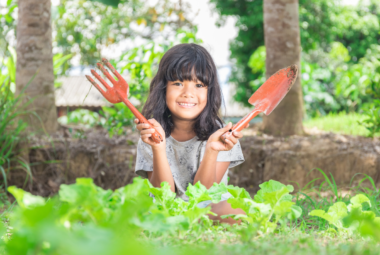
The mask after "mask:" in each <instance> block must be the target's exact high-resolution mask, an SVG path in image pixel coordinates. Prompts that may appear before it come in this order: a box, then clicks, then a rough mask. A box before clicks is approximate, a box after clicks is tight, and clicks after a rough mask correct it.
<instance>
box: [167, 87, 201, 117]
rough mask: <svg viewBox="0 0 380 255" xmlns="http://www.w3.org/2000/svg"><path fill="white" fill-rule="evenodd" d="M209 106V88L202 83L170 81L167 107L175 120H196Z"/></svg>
mask: <svg viewBox="0 0 380 255" xmlns="http://www.w3.org/2000/svg"><path fill="white" fill-rule="evenodd" d="M206 104H207V86H205V85H204V84H203V83H202V82H200V81H196V82H195V81H183V82H181V81H169V82H168V85H167V87H166V105H167V106H168V108H169V110H170V112H171V114H172V117H173V118H174V119H173V120H175V119H177V120H195V119H196V118H197V117H198V116H199V114H201V112H202V111H203V109H204V108H205V107H206Z"/></svg>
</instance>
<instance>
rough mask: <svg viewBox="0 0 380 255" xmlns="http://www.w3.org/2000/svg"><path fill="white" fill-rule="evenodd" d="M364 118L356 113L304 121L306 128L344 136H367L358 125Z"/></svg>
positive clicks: (363, 128) (364, 129)
mask: <svg viewBox="0 0 380 255" xmlns="http://www.w3.org/2000/svg"><path fill="white" fill-rule="evenodd" d="M364 118H365V117H364V116H362V115H360V114H358V113H350V114H346V113H345V112H341V113H338V114H329V115H327V116H323V117H318V118H313V119H308V120H305V121H304V123H303V124H304V126H305V127H306V128H309V129H311V128H315V127H316V128H317V129H319V130H322V131H326V132H333V133H338V134H344V135H358V136H368V134H369V132H368V130H367V129H366V128H365V127H363V126H362V125H360V124H359V122H360V121H363V119H364Z"/></svg>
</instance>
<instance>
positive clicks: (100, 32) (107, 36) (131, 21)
mask: <svg viewBox="0 0 380 255" xmlns="http://www.w3.org/2000/svg"><path fill="white" fill-rule="evenodd" d="M108 2H109V1H108ZM187 7H188V6H187V5H185V4H184V5H183V6H179V5H176V4H173V3H171V2H170V1H169V0H162V1H158V2H157V4H156V5H155V6H149V4H147V2H146V1H142V0H128V1H126V0H122V1H120V3H119V4H118V7H117V8H114V7H112V6H107V5H104V4H103V3H100V2H96V1H83V0H82V1H78V0H61V1H60V4H59V5H58V6H56V7H55V8H53V13H52V17H53V26H54V47H56V49H57V50H58V51H59V52H61V53H63V54H65V55H67V54H74V56H75V55H76V56H80V64H81V65H85V66H88V65H92V66H94V65H95V63H96V62H97V61H98V60H99V58H100V57H101V55H100V53H101V50H102V49H104V48H106V47H108V46H110V45H113V44H115V45H116V44H119V45H125V44H127V43H128V42H129V43H131V40H127V39H134V38H136V37H140V38H144V39H146V40H152V39H155V38H168V37H170V36H171V35H173V34H175V33H176V31H177V30H178V29H180V28H182V27H183V28H185V29H191V28H192V27H193V25H192V24H191V22H190V21H189V19H188V18H187V16H188V13H187V12H185V11H184V9H186V8H187ZM78 17H80V18H78ZM69 65H70V63H67V68H68V67H69Z"/></svg>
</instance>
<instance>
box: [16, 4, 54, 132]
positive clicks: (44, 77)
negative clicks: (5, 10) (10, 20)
mask: <svg viewBox="0 0 380 255" xmlns="http://www.w3.org/2000/svg"><path fill="white" fill-rule="evenodd" d="M50 19H51V2H50V0H18V24H17V50H16V51H17V68H16V87H17V92H20V91H21V90H22V89H23V88H24V87H25V86H26V85H27V84H28V83H29V81H30V80H32V81H31V82H30V84H29V85H28V87H27V88H26V90H25V94H26V96H27V97H29V98H35V100H34V101H33V105H32V106H31V108H32V109H33V110H34V111H35V112H36V113H37V114H38V116H39V117H40V119H41V121H42V123H43V125H44V128H45V130H46V131H47V132H49V133H51V132H54V131H55V130H56V129H57V125H58V124H57V111H56V107H55V97H54V72H53V55H52V54H53V53H52V27H51V20H50ZM34 75H35V77H34V78H33V76H34ZM32 78H33V79H32ZM27 122H28V123H29V126H30V127H31V130H33V131H35V132H41V130H42V127H41V124H40V123H41V122H40V121H39V120H38V118H30V119H27Z"/></svg>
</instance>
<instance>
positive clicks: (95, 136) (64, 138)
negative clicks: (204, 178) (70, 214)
mask: <svg viewBox="0 0 380 255" xmlns="http://www.w3.org/2000/svg"><path fill="white" fill-rule="evenodd" d="M256 130H257V129H256V128H255V127H254V128H252V129H249V130H246V131H245V135H246V136H245V137H243V138H242V139H241V141H240V142H241V145H242V148H243V153H244V156H245V162H244V163H243V164H242V165H239V166H237V167H235V168H232V169H231V170H230V183H231V184H233V185H237V186H240V187H244V188H246V189H247V190H248V191H249V192H251V193H254V192H256V191H257V189H258V185H259V184H261V183H262V182H264V181H267V180H270V179H274V180H278V181H281V182H283V183H291V181H293V183H291V184H293V185H295V186H297V185H296V184H295V183H294V182H297V183H298V184H299V185H300V187H303V186H304V185H306V184H307V183H308V182H309V181H311V180H313V179H315V178H319V177H322V175H321V174H320V173H319V172H317V171H312V172H310V170H312V169H313V168H320V169H322V170H323V171H324V172H325V173H326V174H328V175H329V173H331V174H332V175H333V176H334V178H335V180H336V182H337V184H338V185H340V186H347V185H349V183H350V181H351V178H352V177H353V176H354V175H355V174H356V173H365V174H368V175H369V176H371V177H372V178H373V179H374V181H375V182H376V185H377V186H380V141H379V140H378V139H374V140H373V139H369V138H363V137H352V136H343V135H336V134H332V133H318V134H315V133H314V134H313V135H308V136H290V137H273V136H267V135H257V132H256ZM76 136H80V138H75V137H76ZM137 140H138V135H137V133H136V132H132V131H130V132H129V133H128V135H126V136H118V137H113V138H109V137H108V134H107V133H106V131H104V130H88V131H86V132H80V133H78V132H77V131H76V130H73V131H72V132H71V133H70V132H69V129H67V128H61V129H60V131H59V132H57V133H56V134H54V135H53V136H52V137H51V138H50V139H49V138H47V137H42V138H38V139H37V138H34V139H33V140H31V141H30V143H29V147H30V151H29V154H28V156H29V162H30V164H31V171H32V176H33V178H32V179H33V181H32V182H30V181H28V182H27V184H26V185H25V186H24V184H25V180H26V178H27V176H28V175H27V173H26V172H25V171H23V170H13V171H11V172H10V173H9V174H8V183H9V185H16V186H18V187H24V188H25V189H26V190H28V191H31V192H32V193H34V194H38V195H42V196H50V195H52V194H54V193H56V192H57V191H58V189H59V185H60V184H63V183H68V184H70V183H74V182H75V179H76V178H78V177H91V178H93V179H94V181H95V183H96V184H97V185H99V186H100V187H102V188H105V189H116V188H119V187H121V186H124V185H126V184H128V183H130V182H131V181H132V179H133V178H134V177H136V174H135V173H134V167H135V159H136V144H137ZM318 182H319V183H321V180H319V181H318ZM318 182H317V183H318Z"/></svg>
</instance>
